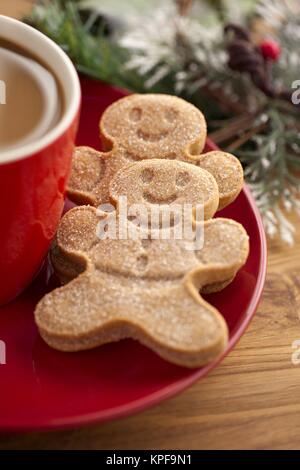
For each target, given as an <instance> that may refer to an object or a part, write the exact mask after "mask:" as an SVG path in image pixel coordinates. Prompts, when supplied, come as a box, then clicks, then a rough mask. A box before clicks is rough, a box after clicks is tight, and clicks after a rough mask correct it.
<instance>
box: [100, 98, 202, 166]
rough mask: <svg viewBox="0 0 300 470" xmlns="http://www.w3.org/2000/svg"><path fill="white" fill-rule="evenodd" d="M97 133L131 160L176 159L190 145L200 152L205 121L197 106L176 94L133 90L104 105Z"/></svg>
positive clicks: (109, 147) (109, 146)
mask: <svg viewBox="0 0 300 470" xmlns="http://www.w3.org/2000/svg"><path fill="white" fill-rule="evenodd" d="M100 133H101V136H102V139H103V142H104V145H105V147H106V148H108V149H111V148H112V147H113V146H114V145H117V146H118V148H120V147H122V148H123V149H125V150H126V151H127V152H129V154H130V155H131V157H132V159H134V160H139V159H148V158H170V159H178V158H180V157H183V156H184V154H185V153H186V152H188V148H189V147H190V146H192V147H193V151H194V152H195V151H197V153H198V154H200V153H201V152H202V150H203V147H204V144H205V139H206V121H205V119H204V116H203V114H202V113H201V111H199V109H197V108H196V107H195V106H193V105H192V104H191V103H188V102H187V101H185V100H183V99H181V98H177V97H176V96H169V95H161V94H144V95H138V94H135V95H131V96H129V97H126V98H122V99H120V100H118V101H116V102H115V103H113V104H112V105H111V106H109V107H108V108H107V109H106V111H105V112H104V114H103V116H102V118H101V121H100Z"/></svg>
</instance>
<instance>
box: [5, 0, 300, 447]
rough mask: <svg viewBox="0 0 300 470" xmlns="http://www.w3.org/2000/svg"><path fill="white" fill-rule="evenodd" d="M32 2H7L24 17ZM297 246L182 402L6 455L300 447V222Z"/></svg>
mask: <svg viewBox="0 0 300 470" xmlns="http://www.w3.org/2000/svg"><path fill="white" fill-rule="evenodd" d="M29 3H30V2H29V1H21V0H18V1H14V0H7V1H6V0H1V1H0V14H1V13H5V14H11V15H15V16H19V15H20V12H24V10H25V9H26V8H28V6H29ZM294 221H295V224H296V228H297V232H298V233H297V234H296V243H295V245H294V247H292V248H289V247H287V246H283V245H282V244H281V243H279V242H272V243H269V261H268V275H267V282H266V286H265V290H264V294H263V299H262V301H261V304H260V306H259V309H258V312H257V315H256V317H255V318H254V320H253V322H252V324H251V325H250V327H249V329H248V330H247V332H246V334H245V335H244V337H243V338H242V340H241V341H240V343H239V344H238V346H237V347H236V348H235V350H234V351H232V352H231V354H230V355H229V356H228V357H227V358H226V359H225V361H224V362H223V363H222V364H221V365H220V366H219V367H218V368H217V369H216V370H215V371H213V372H212V373H211V374H210V375H209V376H208V377H207V378H205V379H204V380H202V381H201V382H199V383H197V384H195V385H194V386H192V387H191V388H190V389H189V390H187V391H185V392H184V393H182V394H181V395H179V396H178V397H176V398H173V399H171V400H169V401H167V402H164V403H162V404H161V405H159V406H156V407H155V408H152V409H150V410H148V411H146V412H143V413H140V414H138V415H135V416H132V417H130V418H127V419H123V420H118V421H114V422H111V423H107V424H103V425H97V426H92V427H87V428H82V429H75V430H72V431H63V432H56V433H54V432H51V433H34V434H32V433H31V434H18V435H16V434H12V435H0V449H135V448H136V449H151V448H156V449H294V448H296V449H299V448H300V365H298V366H296V365H293V364H292V361H291V356H292V352H293V350H292V343H293V341H295V340H297V339H299V340H300V219H296V218H295V219H294Z"/></svg>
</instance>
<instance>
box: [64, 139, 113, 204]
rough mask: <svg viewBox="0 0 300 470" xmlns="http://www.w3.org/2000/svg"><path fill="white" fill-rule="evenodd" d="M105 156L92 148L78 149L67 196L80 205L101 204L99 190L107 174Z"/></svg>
mask: <svg viewBox="0 0 300 470" xmlns="http://www.w3.org/2000/svg"><path fill="white" fill-rule="evenodd" d="M105 155H107V154H103V153H101V152H98V151H97V150H94V149H92V148H90V147H77V148H76V149H75V151H74V153H73V158H72V168H71V175H70V179H69V183H68V187H67V195H68V197H69V198H70V199H71V201H73V202H75V203H76V204H79V205H84V204H90V205H92V206H97V205H98V204H99V200H98V195H97V188H98V186H99V184H101V183H100V182H101V180H102V179H103V176H104V172H105V158H104V156H105Z"/></svg>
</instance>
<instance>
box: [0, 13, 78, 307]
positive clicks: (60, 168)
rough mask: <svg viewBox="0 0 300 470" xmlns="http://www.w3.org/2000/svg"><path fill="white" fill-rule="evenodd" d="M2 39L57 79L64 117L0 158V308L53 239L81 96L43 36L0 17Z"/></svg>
mask: <svg viewBox="0 0 300 470" xmlns="http://www.w3.org/2000/svg"><path fill="white" fill-rule="evenodd" d="M0 37H1V39H5V40H7V41H10V42H13V43H14V44H17V45H20V46H21V47H22V48H23V49H25V50H27V51H28V52H29V53H30V52H32V54H33V55H34V57H35V58H36V59H37V60H39V59H40V60H41V63H43V64H45V65H46V66H47V68H49V70H51V71H52V72H53V73H54V75H55V76H56V78H57V80H58V82H59V85H60V89H61V94H62V97H63V101H64V108H63V109H64V111H63V113H62V116H61V117H60V119H59V121H58V123H57V124H56V125H55V126H54V127H52V128H51V130H50V131H49V132H46V134H44V135H43V136H42V137H41V138H39V139H37V140H35V141H34V142H31V143H26V144H24V145H23V146H22V147H17V148H16V149H15V150H13V149H11V150H7V151H5V150H4V151H3V152H0V220H1V222H0V304H4V303H7V302H9V301H10V300H12V299H14V298H15V297H16V296H17V295H18V294H20V293H21V292H22V291H23V290H24V289H25V288H26V287H27V286H28V284H29V283H30V282H31V281H32V279H33V278H34V276H35V275H36V273H37V272H38V271H39V268H40V266H41V264H42V262H43V260H44V258H45V255H46V253H47V250H48V248H49V245H50V243H51V240H52V239H53V237H54V234H55V231H56V228H57V225H58V222H59V220H60V217H61V214H62V210H63V205H64V196H65V187H66V182H67V179H68V176H69V172H70V166H71V157H72V152H73V148H74V141H75V137H76V131H77V127H78V121H79V111H80V101H81V92H80V84H79V80H78V76H77V73H76V71H75V69H74V67H73V65H72V63H71V61H70V59H69V58H68V57H67V56H66V54H65V53H64V52H63V51H62V50H61V49H60V48H59V47H58V46H57V45H56V44H55V43H54V42H53V41H51V40H50V39H49V38H47V37H46V36H44V35H43V34H42V33H40V32H39V31H37V30H35V29H34V28H31V27H30V26H28V25H26V24H24V23H21V22H20V21H17V20H14V19H11V18H8V17H5V16H1V15H0ZM0 79H1V77H0ZM28 112H29V113H30V109H29V110H28Z"/></svg>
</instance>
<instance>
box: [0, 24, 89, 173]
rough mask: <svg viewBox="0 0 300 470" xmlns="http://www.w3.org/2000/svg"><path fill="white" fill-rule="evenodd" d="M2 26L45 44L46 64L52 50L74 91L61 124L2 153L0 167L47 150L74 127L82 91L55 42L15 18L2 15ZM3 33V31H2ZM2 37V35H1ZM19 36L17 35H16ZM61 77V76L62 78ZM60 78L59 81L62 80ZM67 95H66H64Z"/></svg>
mask: <svg viewBox="0 0 300 470" xmlns="http://www.w3.org/2000/svg"><path fill="white" fill-rule="evenodd" d="M1 24H7V25H8V26H10V27H12V28H14V30H15V32H16V31H18V32H19V33H20V31H25V32H26V34H27V35H28V34H30V35H31V36H32V44H34V42H35V41H36V40H37V41H40V42H42V43H43V47H44V48H45V62H46V63H47V51H46V49H48V50H49V49H51V50H52V52H54V53H55V54H56V56H57V57H59V58H60V60H61V61H62V62H63V63H64V66H65V68H64V70H61V75H62V74H67V78H68V79H69V84H68V85H69V86H70V87H71V90H72V99H71V100H70V103H69V104H68V105H66V110H65V111H64V113H63V116H62V117H61V119H60V120H59V122H58V123H57V124H56V125H55V126H54V127H53V129H51V130H50V131H49V132H47V133H46V134H45V135H44V136H42V137H41V138H39V139H37V140H36V141H34V142H30V143H28V144H24V146H21V147H20V148H15V149H11V150H7V151H4V152H0V166H1V165H5V164H7V163H12V162H15V161H18V160H23V159H26V158H27V157H31V156H33V155H35V154H37V153H39V152H40V151H41V150H43V149H45V148H47V147H48V146H49V145H51V144H52V143H53V142H55V141H56V140H57V139H58V138H59V137H61V136H62V135H63V134H64V133H65V132H66V131H67V130H68V128H69V127H70V126H71V125H72V122H73V121H74V119H75V117H76V114H77V113H78V111H79V108H80V103H81V89H80V83H79V78H78V75H77V72H76V70H75V67H74V65H73V63H72V62H71V60H70V59H69V57H68V56H67V55H66V54H65V52H64V51H63V50H62V49H61V48H60V47H59V46H58V45H57V44H56V43H55V42H54V41H52V39H50V38H48V37H47V36H45V35H44V34H43V33H41V32H40V31H38V30H36V29H34V28H33V27H32V26H29V25H27V24H25V23H22V22H21V21H19V20H16V19H14V18H10V17H8V16H5V15H0V26H1ZM0 31H1V29H0ZM0 36H1V34H0ZM16 36H17V33H16ZM2 37H3V39H8V40H12V38H7V37H6V36H5V33H4V34H3V36H2ZM31 51H32V52H33V53H34V47H32V48H31ZM61 75H60V76H61ZM60 76H58V79H60ZM64 94H65V93H64Z"/></svg>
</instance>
